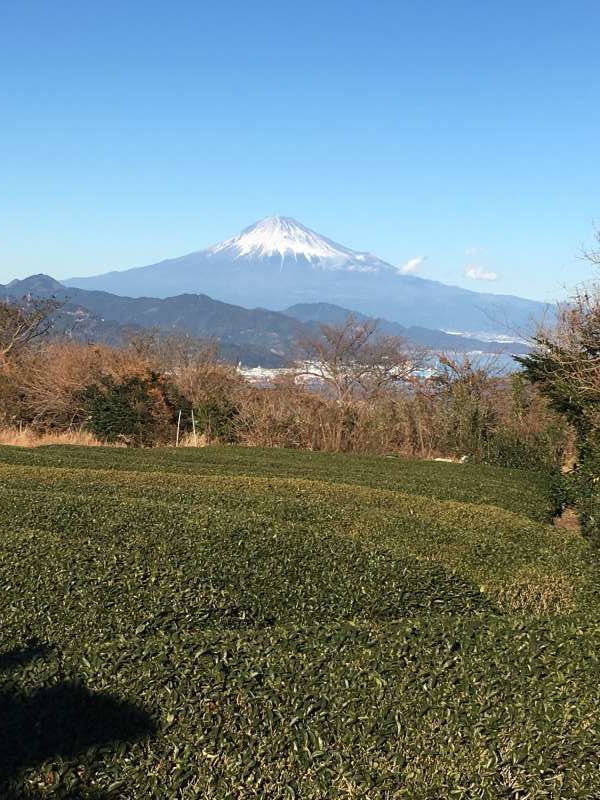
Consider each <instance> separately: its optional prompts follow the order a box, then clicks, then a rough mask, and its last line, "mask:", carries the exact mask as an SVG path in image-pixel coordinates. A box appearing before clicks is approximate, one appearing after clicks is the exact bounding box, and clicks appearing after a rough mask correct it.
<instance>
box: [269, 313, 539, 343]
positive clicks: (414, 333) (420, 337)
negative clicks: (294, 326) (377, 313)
mask: <svg viewBox="0 0 600 800" xmlns="http://www.w3.org/2000/svg"><path fill="white" fill-rule="evenodd" d="M284 313H285V314H287V315H288V316H290V317H294V319H297V320H299V321H300V322H303V323H316V324H322V325H339V324H341V323H343V322H344V320H346V319H347V318H348V315H349V314H352V315H353V316H354V317H355V318H356V319H357V320H358V321H359V322H360V321H364V320H366V319H368V317H367V316H365V315H364V314H360V313H358V312H356V311H351V310H350V309H348V308H342V307H341V306H336V305H333V304H332V303H298V304H297V305H295V306H290V307H289V308H286V309H285V312H284ZM377 330H378V331H380V332H381V333H382V334H385V335H386V336H402V337H404V338H405V339H408V340H409V341H411V342H414V343H415V344H419V345H422V346H423V347H428V348H431V349H433V350H438V351H452V352H475V351H480V352H483V353H510V354H511V355H516V354H518V353H526V352H528V350H529V348H528V347H527V345H526V344H524V343H523V342H518V341H512V342H506V343H503V344H500V343H499V342H493V341H481V340H479V339H474V338H471V337H467V336H460V335H457V334H450V333H445V332H444V331H436V330H431V329H430V328H423V327H420V326H418V325H411V326H409V327H408V328H407V327H405V326H404V325H400V324H399V323H397V322H390V321H389V320H387V319H377Z"/></svg>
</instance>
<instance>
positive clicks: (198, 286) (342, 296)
mask: <svg viewBox="0 0 600 800" xmlns="http://www.w3.org/2000/svg"><path fill="white" fill-rule="evenodd" d="M65 284H66V285H67V286H70V287H78V288H81V289H90V290H91V289H93V290H101V291H106V292H112V293H113V294H117V295H127V296H129V297H140V296H142V295H144V296H148V295H150V296H152V297H160V298H165V297H169V298H172V297H173V296H175V295H179V294H182V293H190V292H191V293H195V294H203V295H209V296H210V297H213V298H216V299H218V300H220V301H223V302H227V303H233V304H236V305H240V306H244V307H246V308H248V307H254V306H260V307H263V308H264V307H266V308H271V309H275V310H278V311H284V310H285V309H286V308H288V307H289V306H291V305H295V304H298V303H311V304H312V303H328V304H335V305H339V306H342V307H345V308H351V309H355V310H356V311H358V312H361V313H362V314H365V315H368V316H369V317H377V318H384V319H388V320H390V321H391V322H396V323H399V324H401V325H403V326H406V327H410V326H422V327H426V328H429V329H445V330H455V331H462V332H468V335H477V334H483V333H495V334H514V332H515V331H519V332H523V333H525V332H528V331H529V330H530V329H531V327H532V320H536V319H537V320H539V319H540V318H541V317H542V316H543V315H544V313H545V312H546V310H547V306H546V305H545V304H543V303H539V302H535V301H533V300H526V299H523V298H519V297H513V296H510V295H494V294H485V293H479V292H472V291H469V290H467V289H462V288H459V287H457V286H448V285H446V284H443V283H440V282H438V281H432V280H426V279H424V278H419V277H417V276H415V275H405V274H402V273H401V271H400V270H399V269H397V268H396V267H394V266H392V265H391V264H389V263H387V262H385V261H383V260H382V259H380V258H378V257H377V256H374V255H372V254H371V253H366V252H360V251H356V250H352V249H350V248H348V247H345V246H343V245H340V244H337V243H336V242H334V241H332V240H331V239H328V238H327V237H325V236H322V235H320V234H318V233H316V232H315V231H312V230H310V229H309V228H307V227H306V226H304V225H302V224H301V223H299V222H297V221H296V220H294V219H292V218H291V217H280V216H273V217H267V218H265V219H263V220H261V221H260V222H257V223H256V224H255V225H252V226H250V227H249V228H246V229H245V230H243V231H242V232H241V233H240V234H239V235H237V236H234V237H232V238H230V239H227V240H226V241H224V242H222V243H221V244H217V245H214V246H212V247H208V248H207V249H204V250H198V251H196V252H193V253H189V254H187V255H184V256H181V257H179V258H173V259H169V260H166V261H161V262H160V263H157V264H150V265H149V266H144V267H136V268H134V269H125V270H122V271H116V272H115V271H113V272H107V273H105V274H102V275H97V276H94V277H80V278H72V279H70V280H68V281H65Z"/></svg>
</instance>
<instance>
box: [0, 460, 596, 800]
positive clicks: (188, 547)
mask: <svg viewBox="0 0 600 800" xmlns="http://www.w3.org/2000/svg"><path fill="white" fill-rule="evenodd" d="M0 460H1V462H3V463H0V526H1V527H2V530H3V536H2V548H1V550H0V583H1V584H2V586H3V587H4V588H5V591H4V592H2V593H1V594H0V625H1V626H2V632H3V647H2V652H1V653H0V690H1V691H2V692H3V695H2V701H3V703H4V705H3V708H6V707H7V705H8V708H9V710H10V714H9V721H10V723H9V726H8V728H6V727H5V728H4V729H3V736H4V737H5V740H6V737H7V736H8V743H9V744H11V743H12V742H13V739H15V738H16V740H17V741H18V745H19V750H18V757H17V756H15V755H14V751H10V752H11V753H13V755H12V756H10V757H8V758H5V759H4V760H3V761H2V764H1V766H0V796H3V797H4V796H9V797H10V796H17V795H18V793H19V792H23V793H24V794H25V793H28V796H30V797H31V796H32V795H35V793H36V792H39V794H40V796H44V797H56V798H59V797H62V798H66V797H78V798H88V799H89V798H92V797H96V798H97V797H100V796H103V797H115V798H116V797H119V798H124V799H125V800H137V799H138V798H141V797H147V798H157V800H158V799H159V798H161V799H162V798H181V799H182V800H187V798H190V799H191V798H214V799H215V800H216V798H236V799H237V798H240V800H244V799H245V798H248V799H249V798H256V797H265V798H267V797H268V798H277V799H278V798H282V800H283V798H291V797H302V798H308V800H312V799H314V800H316V799H317V798H321V799H322V798H348V800H350V798H356V797H361V798H366V799H367V800H389V798H392V797H394V798H395V797H398V798H403V797H405V798H429V799H430V800H438V798H445V797H456V798H464V800H467V799H470V798H473V797H481V798H487V797H489V798H497V797H507V798H508V797H511V798H514V800H517V798H523V800H525V798H550V797H556V798H559V797H565V798H566V797H569V798H570V797H573V798H575V797H581V798H590V800H591V798H595V797H598V796H600V774H599V773H598V770H597V767H596V764H595V758H594V757H593V754H594V753H595V752H597V749H598V747H600V731H599V729H598V726H596V725H595V724H594V720H595V719H596V718H597V715H598V710H599V708H600V688H599V687H600V656H599V653H600V618H599V615H598V610H599V608H598V599H597V590H596V587H597V581H596V576H595V574H594V572H593V571H592V568H591V567H590V558H589V552H590V545H589V544H588V543H587V542H586V541H585V540H583V539H581V538H578V537H568V538H564V537H561V536H559V535H558V534H557V533H556V531H555V530H554V529H553V528H551V527H549V526H546V525H545V524H543V523H542V522H540V521H539V520H540V519H542V518H543V517H544V516H545V515H546V513H547V510H548V502H549V501H548V497H547V494H546V491H547V487H546V485H545V484H544V483H543V481H542V480H541V477H540V475H539V474H537V473H531V474H529V473H524V472H518V471H515V470H506V469H501V468H498V467H488V466H485V465H481V464H477V465H452V464H423V463H419V462H412V463H411V462H405V461H402V460H400V459H383V458H382V459H375V458H372V459H363V458H351V457H340V456H324V455H318V456H316V455H314V454H309V453H286V452H272V451H271V452H268V451H251V450H244V449H242V448H220V449H219V448H207V449H205V450H201V451H197V450H189V451H173V450H170V451H166V450H162V451H161V450H144V451H131V450H130V451H127V450H104V449H100V448H98V449H96V448H88V449H83V448H81V449H78V448H56V447H51V448H40V449H38V450H35V451H27V450H19V449H16V448H13V449H11V448H3V449H0ZM286 475H287V476H288V477H285V476H286ZM478 496H481V497H484V498H486V502H487V503H488V505H486V506H481V505H480V504H476V503H477V497H478ZM494 498H495V500H494ZM536 503H537V505H538V506H539V508H538V509H537V510H536V508H535V506H536ZM520 507H522V508H523V510H527V515H525V514H523V513H519V508H520ZM32 641H34V642H38V643H39V646H37V647H35V648H34V647H32V646H31V645H30V644H28V643H30V642H32ZM29 651H31V652H29ZM22 652H29V656H28V658H27V659H26V660H25V659H23V658H20V657H17V658H15V656H14V654H15V653H16V654H17V656H18V655H19V654H21V653H22ZM57 692H58V695H57ZM48 695H49V696H50V698H51V699H53V702H52V703H51V704H50V705H48V704H46V705H45V706H44V707H45V708H47V709H53V710H54V713H55V714H56V716H55V719H56V720H57V726H58V730H57V736H58V734H60V737H59V739H58V741H60V743H61V747H58V746H57V747H56V748H55V749H54V750H52V748H50V747H49V746H48V744H47V741H46V740H44V737H46V738H47V737H48V728H47V727H40V726H28V728H27V730H28V735H27V736H26V737H25V736H24V735H23V733H22V732H21V733H19V731H18V730H17V728H16V723H17V721H18V720H19V719H29V718H30V717H32V715H33V710H37V709H38V708H39V707H40V702H41V700H42V699H44V698H46V697H47V696H48ZM57 696H58V697H60V698H62V702H61V703H60V704H58V703H57V702H56V697H57ZM22 709H26V710H28V711H27V714H29V716H27V715H25V716H23V715H22ZM99 709H102V710H103V711H102V714H101V716H102V717H106V716H107V714H108V715H109V716H110V720H111V723H110V725H104V728H102V729H100V730H96V729H95V727H94V725H92V724H91V723H90V724H86V726H85V728H84V729H83V730H80V727H78V726H80V725H81V719H82V717H83V718H85V719H86V720H87V719H88V717H90V716H91V717H92V721H93V716H94V714H95V713H98V710H99ZM109 712H110V713H109ZM48 713H49V711H48ZM44 719H47V720H48V721H49V720H50V717H49V716H45V717H44ZM69 721H70V724H71V725H73V726H75V728H76V731H75V733H77V736H76V735H75V734H74V733H73V734H71V735H70V736H69V735H67V733H68V732H67V733H66V732H65V730H64V728H65V725H67V724H68V723H69ZM11 737H13V738H11ZM591 754H592V755H591Z"/></svg>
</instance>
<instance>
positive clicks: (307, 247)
mask: <svg viewBox="0 0 600 800" xmlns="http://www.w3.org/2000/svg"><path fill="white" fill-rule="evenodd" d="M205 252H206V254H207V256H217V257H219V258H222V257H224V256H225V257H227V258H231V259H233V260H238V259H244V260H246V261H253V260H257V261H265V260H268V259H271V258H276V259H279V261H280V263H281V265H282V266H283V264H284V262H285V261H286V259H288V260H293V261H295V262H296V263H303V262H304V263H306V264H310V265H312V266H314V267H320V268H322V269H345V270H351V271H357V272H378V271H379V270H381V269H386V270H387V269H393V267H391V266H390V265H389V264H386V263H385V261H381V259H379V258H376V257H375V256H373V255H371V254H370V253H361V252H359V251H357V250H351V249H350V248H349V247H344V246H343V245H341V244H338V243H337V242H334V241H332V240H331V239H328V238H327V237H326V236H322V235H321V234H319V233H316V232H315V231H313V230H311V229H310V228H307V227H306V226H305V225H302V223H300V222H298V221H297V220H295V219H294V218H293V217H280V216H272V217H265V218H264V219H261V220H260V221H259V222H256V223H255V224H254V225H250V227H248V228H245V229H244V230H243V231H242V232H241V233H240V234H238V235H237V236H233V237H232V238H231V239H227V240H226V241H224V242H222V243H221V244H217V245H214V246H213V247H209V248H208V250H206V251H205Z"/></svg>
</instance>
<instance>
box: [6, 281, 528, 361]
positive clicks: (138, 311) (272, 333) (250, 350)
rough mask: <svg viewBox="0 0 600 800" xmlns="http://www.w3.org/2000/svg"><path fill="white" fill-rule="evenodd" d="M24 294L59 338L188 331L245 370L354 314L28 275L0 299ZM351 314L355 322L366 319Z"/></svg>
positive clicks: (414, 335)
mask: <svg viewBox="0 0 600 800" xmlns="http://www.w3.org/2000/svg"><path fill="white" fill-rule="evenodd" d="M26 296H32V297H38V298H55V299H56V300H57V301H59V302H61V303H62V307H61V308H60V310H59V311H58V312H57V314H56V319H55V327H56V330H57V331H58V332H59V333H62V334H65V335H67V336H70V337H73V338H75V339H78V340H83V341H103V342H108V343H111V344H116V343H119V342H120V341H122V339H123V336H124V334H125V333H126V332H131V331H134V332H135V331H136V330H143V329H152V328H155V329H160V330H163V331H170V332H177V331H185V332H187V333H190V334H192V335H193V336H197V337H202V338H211V339H214V340H216V341H218V342H219V344H220V348H221V352H222V354H223V356H224V357H226V358H228V359H229V360H232V361H236V362H237V361H241V362H242V363H244V364H245V365H247V366H257V365H260V366H264V367H276V366H282V365H283V364H285V363H286V362H287V360H288V359H289V358H290V357H291V356H293V355H294V352H295V345H296V342H297V340H298V338H299V337H301V336H307V335H309V336H314V335H317V334H318V332H319V324H322V323H325V324H338V323H339V322H341V321H343V320H345V319H346V317H347V315H348V314H349V313H351V310H349V309H346V308H343V307H341V306H339V305H335V304H328V303H305V304H296V305H294V306H291V307H289V308H287V309H285V311H284V312H283V313H282V312H276V311H269V310H267V309H264V308H253V309H249V308H244V307H242V306H238V305H233V304H230V303H224V302H222V301H219V300H214V299H212V298H211V297H208V296H207V295H205V294H190V293H186V294H180V295H177V296H174V297H167V298H154V297H122V296H119V295H115V294H112V293H108V292H104V291H96V290H87V289H79V288H77V287H66V286H65V285H63V284H62V283H60V282H59V281H57V280H55V279H54V278H51V277H50V276H48V275H33V276H31V277H29V278H25V279H24V280H15V281H12V282H11V283H9V284H7V285H6V286H0V297H3V298H6V299H10V300H12V301H14V302H18V301H19V300H20V299H21V298H23V297H26ZM353 313H355V316H356V317H357V318H358V319H365V318H366V317H365V316H364V315H361V314H360V313H357V312H353ZM379 330H380V331H381V332H382V333H384V334H387V335H394V336H404V337H406V338H407V339H409V340H410V341H412V342H414V343H416V344H420V345H424V346H427V347H431V348H433V349H436V350H447V351H453V352H467V351H468V352H472V351H482V352H498V351H499V350H501V349H505V350H508V351H509V352H511V353H518V352H523V351H524V349H525V348H524V347H523V345H522V344H519V343H513V344H511V345H510V346H509V347H508V348H500V347H499V345H498V344H497V343H494V342H486V341H479V340H476V339H473V338H469V337H465V336H456V335H450V334H447V333H444V332H443V331H439V330H431V329H428V328H425V327H420V326H408V327H407V326H403V325H400V324H399V323H397V322H392V321H388V320H384V319H380V320H379Z"/></svg>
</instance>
